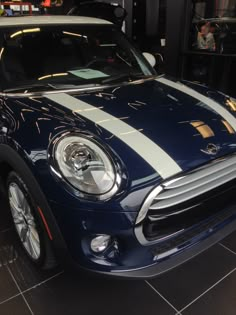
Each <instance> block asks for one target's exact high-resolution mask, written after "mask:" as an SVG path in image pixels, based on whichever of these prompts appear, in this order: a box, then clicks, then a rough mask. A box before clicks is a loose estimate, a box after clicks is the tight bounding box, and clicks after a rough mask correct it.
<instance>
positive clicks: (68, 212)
mask: <svg viewBox="0 0 236 315" xmlns="http://www.w3.org/2000/svg"><path fill="white" fill-rule="evenodd" d="M51 206H52V207H53V212H54V214H55V213H56V214H57V218H56V219H57V222H58V224H59V227H60V230H61V232H62V234H63V237H64V239H65V242H66V244H67V247H68V249H69V252H70V255H71V256H72V258H73V260H74V261H75V262H76V265H78V266H79V267H81V268H82V269H86V270H89V271H92V272H96V273H99V274H104V275H111V276H115V277H122V278H153V277H155V276H157V275H159V274H161V273H163V272H166V271H168V270H170V269H172V268H174V267H176V266H178V265H180V264H182V263H184V262H185V261H187V260H189V259H191V258H192V257H194V256H196V255H197V254H199V253H201V252H202V251H204V250H205V249H207V248H209V247H210V246H212V245H213V244H215V243H217V242H219V241H220V240H221V239H223V238H224V237H226V236H227V235H229V234H230V233H232V232H233V231H235V230H236V206H235V205H233V206H231V207H228V208H227V209H224V210H223V211H221V212H219V213H217V214H216V215H214V216H212V217H210V218H208V219H207V220H204V221H202V222H200V223H198V224H196V225H195V226H193V227H191V228H189V229H188V230H186V231H183V232H182V233H181V234H178V235H176V236H172V237H170V238H166V239H165V240H162V241H161V242H160V241H159V242H156V243H155V242H152V243H150V244H149V243H146V244H145V245H144V244H141V242H140V241H139V240H138V237H137V229H138V227H135V223H134V222H135V218H136V213H125V212H124V213H117V212H113V213H112V212H111V213H107V212H106V213H102V212H100V211H83V212H81V211H79V210H78V209H65V208H64V207H62V206H61V205H58V204H56V203H54V204H53V205H51ZM99 234H108V235H112V237H114V238H115V239H116V240H117V243H118V249H119V250H118V252H114V253H113V254H112V255H111V251H110V252H108V253H107V254H105V255H95V254H94V253H92V251H91V250H90V247H89V240H91V236H94V235H99Z"/></svg>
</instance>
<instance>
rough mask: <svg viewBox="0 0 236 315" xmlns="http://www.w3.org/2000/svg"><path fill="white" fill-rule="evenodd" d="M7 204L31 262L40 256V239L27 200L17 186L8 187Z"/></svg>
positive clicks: (13, 184) (10, 185)
mask: <svg viewBox="0 0 236 315" xmlns="http://www.w3.org/2000/svg"><path fill="white" fill-rule="evenodd" d="M8 196H9V204H10V209H11V213H12V217H13V221H14V224H15V227H16V231H17V233H18V235H19V237H20V240H21V242H22V244H23V246H24V248H25V250H26V251H27V253H28V254H29V256H30V257H31V258H32V259H33V260H37V259H39V257H40V255H41V247H40V239H39V233H38V230H37V225H36V222H35V218H34V215H33V212H32V209H31V206H30V205H29V202H28V201H27V198H26V196H25V194H24V192H23V191H22V189H21V188H20V187H19V185H18V184H16V183H14V182H12V183H10V184H9V186H8Z"/></svg>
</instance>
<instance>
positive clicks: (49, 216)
mask: <svg viewBox="0 0 236 315" xmlns="http://www.w3.org/2000/svg"><path fill="white" fill-rule="evenodd" d="M25 159H26V158H25ZM25 159H24V157H21V156H20V154H19V153H18V152H17V151H16V150H15V149H14V148H12V147H11V146H10V145H7V144H0V177H1V182H2V186H3V187H2V188H3V189H2V190H5V189H6V179H7V177H8V174H9V172H11V171H15V172H16V173H18V174H19V175H20V176H21V177H22V178H23V180H24V182H25V184H26V185H27V186H28V187H30V190H31V191H32V194H33V195H34V196H36V200H35V202H36V204H37V207H39V209H40V212H41V213H40V215H41V216H42V213H43V218H42V220H43V221H44V220H45V221H46V224H45V222H44V225H45V229H46V231H47V229H48V228H50V232H51V235H52V239H51V237H49V238H50V239H51V242H52V245H53V248H54V250H55V254H56V256H59V259H63V260H64V258H65V256H66V253H67V246H66V244H65V241H64V239H63V237H62V235H61V232H60V229H59V227H58V225H57V222H56V220H55V217H54V215H53V213H52V211H51V209H50V206H49V204H48V202H47V199H46V197H45V195H44V193H43V191H42V190H41V187H40V185H39V183H38V181H37V179H36V178H35V176H34V172H33V171H32V169H31V167H30V163H29V162H28V163H27V161H25ZM5 192H6V190H5ZM47 232H48V231H47Z"/></svg>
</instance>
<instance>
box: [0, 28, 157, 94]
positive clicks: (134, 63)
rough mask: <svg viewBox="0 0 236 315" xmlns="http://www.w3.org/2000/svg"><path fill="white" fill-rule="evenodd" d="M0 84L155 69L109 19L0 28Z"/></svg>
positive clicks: (120, 76) (88, 79) (63, 81)
mask: <svg viewBox="0 0 236 315" xmlns="http://www.w3.org/2000/svg"><path fill="white" fill-rule="evenodd" d="M0 71H1V73H0V75H1V88H2V89H3V90H4V89H14V88H17V87H19V88H22V87H24V86H27V87H29V86H31V85H32V86H35V87H41V86H43V85H45V87H47V89H48V88H49V87H50V86H51V87H56V86H57V85H58V86H63V85H64V86H65V87H66V86H68V88H69V87H71V88H73V86H81V85H89V84H104V82H106V83H107V82H109V83H110V82H112V81H113V80H114V81H116V80H117V81H118V82H122V81H124V80H127V79H130V80H134V78H143V77H148V76H151V75H155V71H154V70H153V69H152V67H151V66H150V65H149V64H148V62H147V61H146V59H145V58H144V57H143V55H142V54H141V53H140V52H139V51H138V50H137V49H136V48H135V47H134V46H133V45H132V44H130V42H129V41H128V40H127V39H126V37H125V36H124V35H123V34H122V33H121V32H120V31H119V30H118V29H117V28H116V27H113V26H111V25H109V26H108V25H57V26H41V25H40V26H32V27H27V28H22V27H21V28H19V27H18V28H15V27H9V28H7V29H3V28H0Z"/></svg>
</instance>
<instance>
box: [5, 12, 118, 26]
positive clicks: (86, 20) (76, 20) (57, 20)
mask: <svg viewBox="0 0 236 315" xmlns="http://www.w3.org/2000/svg"><path fill="white" fill-rule="evenodd" d="M50 24H54V25H55V24H57V25H61V24H96V25H97V24H112V23H111V22H109V21H106V20H102V19H97V18H93V17H86V16H71V15H70V16H69V15H68V16H67V15H39V16H35V15H34V16H16V17H0V27H2V26H5V27H6V26H29V25H50Z"/></svg>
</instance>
